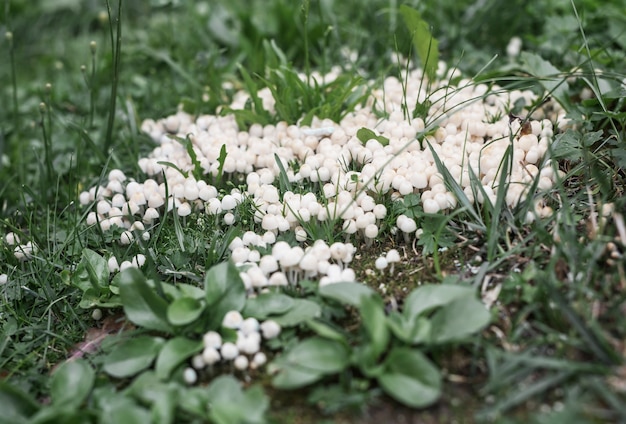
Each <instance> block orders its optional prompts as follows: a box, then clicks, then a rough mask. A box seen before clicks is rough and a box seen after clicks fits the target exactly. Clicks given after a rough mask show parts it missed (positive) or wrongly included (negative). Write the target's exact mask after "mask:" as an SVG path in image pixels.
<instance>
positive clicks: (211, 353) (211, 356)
mask: <svg viewBox="0 0 626 424" xmlns="http://www.w3.org/2000/svg"><path fill="white" fill-rule="evenodd" d="M220 347H221V346H220ZM221 359H222V356H221V355H220V352H219V351H218V350H217V349H216V348H214V347H205V348H204V350H203V351H202V360H203V361H204V363H205V364H207V365H209V366H211V365H213V364H216V363H218V362H219V361H220V360H221Z"/></svg>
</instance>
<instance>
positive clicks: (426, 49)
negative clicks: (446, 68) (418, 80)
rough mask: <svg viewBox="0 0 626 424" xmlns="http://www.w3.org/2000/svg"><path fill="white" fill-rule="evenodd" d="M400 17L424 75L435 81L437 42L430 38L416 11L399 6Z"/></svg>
mask: <svg viewBox="0 0 626 424" xmlns="http://www.w3.org/2000/svg"><path fill="white" fill-rule="evenodd" d="M400 15H402V19H403V20H404V24H405V25H406V28H407V29H408V30H409V32H410V33H411V38H412V41H413V47H415V51H416V52H417V55H418V56H419V58H420V59H421V61H422V66H423V67H424V71H425V72H424V73H425V74H426V75H428V78H430V79H431V80H433V79H435V76H436V73H437V67H438V66H439V42H438V41H437V40H436V39H435V38H434V37H433V36H432V34H431V33H430V28H429V25H428V23H427V22H426V21H424V20H423V19H422V16H421V15H420V13H419V12H418V11H417V10H415V9H413V8H411V7H409V6H406V5H401V6H400Z"/></svg>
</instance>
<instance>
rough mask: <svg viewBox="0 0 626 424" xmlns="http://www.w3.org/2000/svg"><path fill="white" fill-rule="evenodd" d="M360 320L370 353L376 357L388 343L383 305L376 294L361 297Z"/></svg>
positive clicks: (385, 348)
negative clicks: (365, 333)
mask: <svg viewBox="0 0 626 424" xmlns="http://www.w3.org/2000/svg"><path fill="white" fill-rule="evenodd" d="M359 312H360V315H361V322H362V323H363V327H365V331H366V332H367V335H368V337H369V341H370V343H371V346H372V353H373V355H374V356H375V357H378V356H379V355H380V354H381V353H383V352H384V351H386V350H387V345H388V344H389V328H387V319H386V316H385V306H384V305H383V301H382V299H381V298H380V296H378V295H372V296H363V297H361V304H360V305H359Z"/></svg>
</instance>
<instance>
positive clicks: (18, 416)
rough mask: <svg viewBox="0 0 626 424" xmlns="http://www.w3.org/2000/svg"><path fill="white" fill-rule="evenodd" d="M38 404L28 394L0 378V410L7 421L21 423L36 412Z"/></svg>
mask: <svg viewBox="0 0 626 424" xmlns="http://www.w3.org/2000/svg"><path fill="white" fill-rule="evenodd" d="M38 409H39V405H38V404H37V402H35V400H34V399H33V398H31V397H30V396H29V395H28V394H26V393H24V392H23V391H21V390H20V389H18V388H16V387H14V386H12V385H10V384H9V383H8V381H6V380H4V379H0V411H2V418H3V419H5V420H6V422H8V423H16V424H17V423H23V422H27V421H28V417H31V416H32V415H33V414H35V413H36V412H37V410H38Z"/></svg>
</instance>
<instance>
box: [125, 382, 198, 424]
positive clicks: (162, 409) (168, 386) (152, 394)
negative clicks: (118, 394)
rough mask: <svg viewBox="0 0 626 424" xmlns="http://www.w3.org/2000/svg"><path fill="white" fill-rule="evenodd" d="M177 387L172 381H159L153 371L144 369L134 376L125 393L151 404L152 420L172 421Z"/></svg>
mask: <svg viewBox="0 0 626 424" xmlns="http://www.w3.org/2000/svg"><path fill="white" fill-rule="evenodd" d="M179 387H180V386H178V385H177V384H176V383H173V382H167V383H164V382H162V381H160V380H159V378H158V377H157V375H156V373H155V372H153V371H146V372H144V373H141V375H139V376H138V377H137V378H135V380H134V381H133V382H132V384H131V385H130V386H129V387H128V389H127V390H126V393H128V394H130V395H132V396H134V397H135V398H137V399H139V400H140V401H141V402H142V404H146V405H150V406H151V410H152V419H153V422H158V423H174V416H175V410H176V407H177V405H178V403H179V401H180V397H179V390H178V389H179ZM185 396H187V393H186V392H185Z"/></svg>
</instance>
